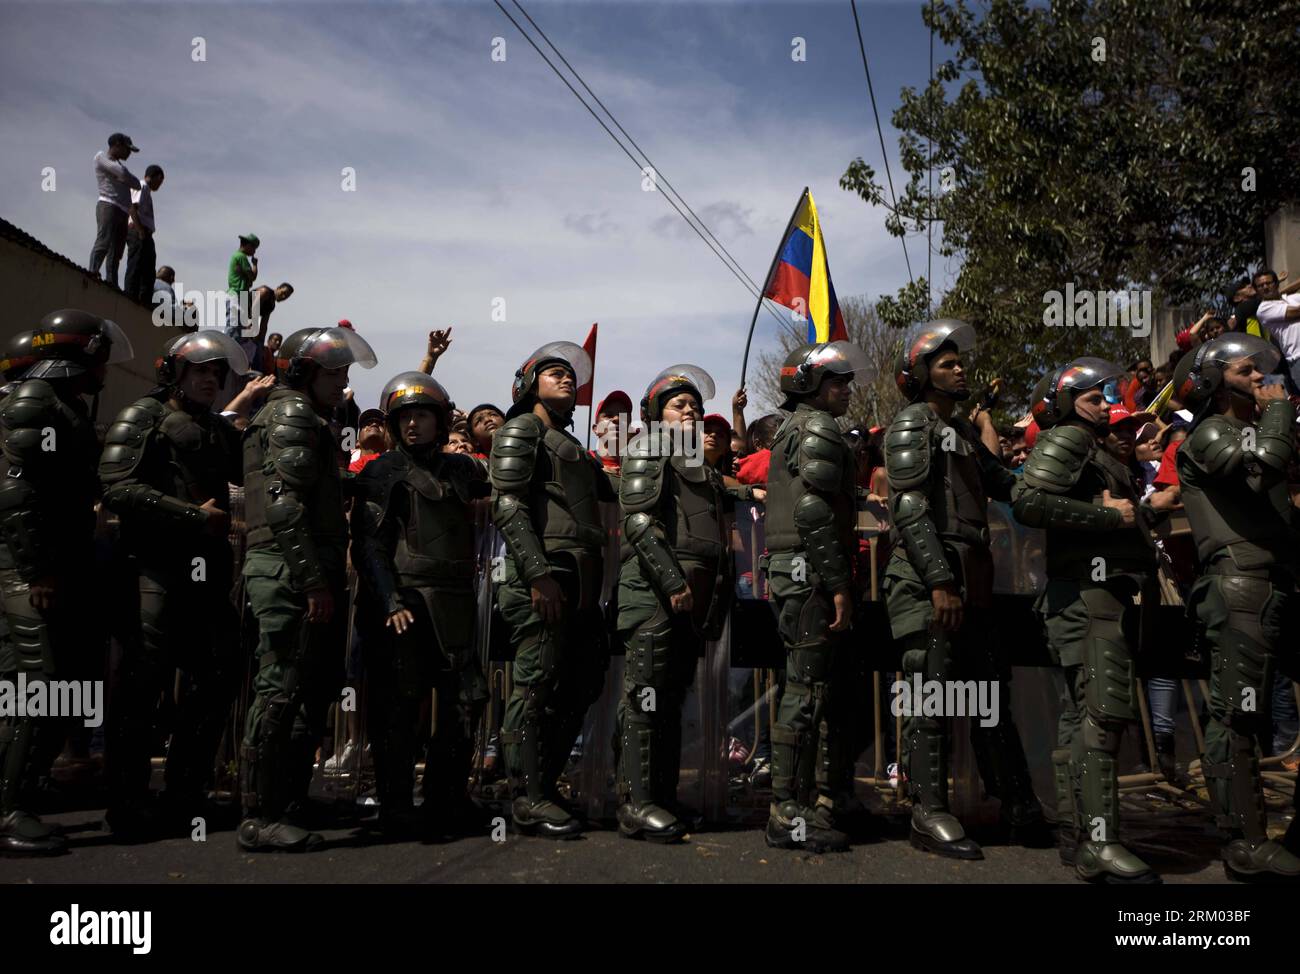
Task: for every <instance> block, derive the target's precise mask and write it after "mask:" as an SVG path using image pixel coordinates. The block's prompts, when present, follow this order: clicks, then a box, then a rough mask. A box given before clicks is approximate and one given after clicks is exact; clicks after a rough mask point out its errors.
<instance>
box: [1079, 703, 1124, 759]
mask: <svg viewBox="0 0 1300 974" xmlns="http://www.w3.org/2000/svg"><path fill="white" fill-rule="evenodd" d="M1123 736H1124V724H1123V723H1119V722H1115V721H1111V720H1106V719H1104V718H1102V719H1099V718H1098V716H1097V715H1096V714H1094V713H1093V712H1092V711H1091V710H1089V711H1088V713H1087V714H1086V715H1084V718H1083V747H1084V749H1085V750H1087V751H1101V752H1103V753H1105V754H1110V755H1115V754H1118V753H1119V745H1120V741H1121V740H1122V739H1123Z"/></svg>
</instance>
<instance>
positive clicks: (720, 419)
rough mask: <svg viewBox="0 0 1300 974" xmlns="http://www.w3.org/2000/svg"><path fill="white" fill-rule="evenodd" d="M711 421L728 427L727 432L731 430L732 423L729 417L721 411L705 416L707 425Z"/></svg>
mask: <svg viewBox="0 0 1300 974" xmlns="http://www.w3.org/2000/svg"><path fill="white" fill-rule="evenodd" d="M710 423H713V424H715V425H720V426H725V427H727V432H728V433H730V432H731V424H730V423H728V422H727V417H725V416H723V415H722V414H721V413H709V415H707V416H705V417H704V425H705V426H706V427H707V426H708V425H709V424H710Z"/></svg>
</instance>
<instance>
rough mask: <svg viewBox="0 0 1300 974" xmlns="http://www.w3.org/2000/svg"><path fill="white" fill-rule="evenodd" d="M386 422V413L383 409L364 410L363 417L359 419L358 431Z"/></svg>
mask: <svg viewBox="0 0 1300 974" xmlns="http://www.w3.org/2000/svg"><path fill="white" fill-rule="evenodd" d="M383 421H384V411H383V410H382V409H363V410H362V411H361V416H360V417H359V418H358V419H357V429H365V428H366V427H367V426H368V425H370V424H371V423H382V422H383Z"/></svg>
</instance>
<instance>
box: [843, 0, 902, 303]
mask: <svg viewBox="0 0 1300 974" xmlns="http://www.w3.org/2000/svg"><path fill="white" fill-rule="evenodd" d="M849 4H850V5H851V6H852V7H853V26H854V28H855V29H856V30H857V32H858V50H859V51H861V52H862V70H863V71H864V72H865V73H866V75H867V94H869V95H870V96H871V114H872V115H873V116H875V119H876V134H877V135H878V136H880V157H881V158H882V159H883V160H884V161H885V178H886V179H887V180H889V198H890V199H891V200H892V201H893V203H894V215H895V216H896V217H898V220H899V223H900V225H901V223H902V219H903V218H902V216H900V215H899V213H898V194H897V193H895V192H894V177H893V174H892V173H891V172H890V170H889V153H887V152H886V151H885V130H884V129H882V128H881V127H880V111H879V110H878V109H877V108H876V90H875V88H873V87H872V85H871V68H869V67H867V47H866V45H865V44H863V43H862V24H861V22H860V21H859V20H858V2H857V0H849ZM898 239H899V241H900V242H901V243H902V245H903V262H904V263H905V264H907V279H908V280H909V281H910V282H911V283H913V284H915V283H916V278H914V277H913V276H912V259H911V258H910V257H909V256H908V255H907V240H906V239H904V238H903V237H899V238H898Z"/></svg>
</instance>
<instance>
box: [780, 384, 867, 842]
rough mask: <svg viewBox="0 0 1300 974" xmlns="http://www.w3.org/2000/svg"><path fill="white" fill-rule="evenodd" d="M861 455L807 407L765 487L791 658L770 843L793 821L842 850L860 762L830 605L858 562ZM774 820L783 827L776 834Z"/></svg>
mask: <svg viewBox="0 0 1300 974" xmlns="http://www.w3.org/2000/svg"><path fill="white" fill-rule="evenodd" d="M855 471H856V464H855V463H854V459H853V452H852V450H851V449H850V448H849V446H848V444H847V443H846V442H845V440H844V437H843V436H842V435H841V434H840V430H839V426H838V425H837V424H836V422H835V420H834V418H832V416H831V415H830V414H829V413H826V412H824V411H822V410H820V409H816V408H814V407H812V406H810V405H809V404H808V403H806V402H800V403H798V404H797V405H795V407H794V410H793V411H792V412H791V414H790V415H789V417H788V418H787V419H786V420H785V422H784V423H783V424H782V425H781V428H780V429H779V430H778V431H777V434H776V440H775V442H774V443H773V444H772V458H771V465H770V467H769V472H768V486H767V521H766V538H767V550H768V566H767V571H768V586H769V590H770V592H771V596H772V602H773V608H774V609H775V611H776V614H777V629H778V630H779V632H780V635H781V640H782V642H783V643H784V644H785V650H786V683H785V692H784V693H783V694H782V695H781V703H780V706H779V708H778V710H777V717H776V723H775V724H774V725H773V726H772V799H773V811H772V815H771V817H770V818H769V820H768V834H769V840H775V839H779V838H782V836H778V835H776V834H775V833H776V831H777V830H778V829H783V830H785V831H789V826H790V823H792V822H793V821H794V820H795V818H802V819H803V820H804V824H805V826H806V827H807V828H808V829H809V830H810V831H811V830H814V829H815V830H817V831H818V832H820V833H824V834H825V835H827V836H828V841H827V843H826V845H827V848H828V849H832V848H837V847H843V845H844V840H843V836H842V834H841V833H839V832H837V831H836V830H835V820H834V807H835V801H836V798H837V797H841V798H842V796H837V794H836V792H837V789H840V788H842V786H843V782H844V781H845V780H846V779H847V778H849V775H848V773H847V771H846V768H847V766H848V765H849V763H850V762H852V760H853V755H852V754H849V753H848V744H849V741H848V739H847V736H846V735H845V733H844V729H845V724H846V721H847V708H849V707H851V706H852V705H853V703H852V701H849V700H845V699H842V698H841V697H839V696H837V695H836V682H835V680H834V679H833V674H834V671H835V666H836V656H837V654H839V653H841V652H842V651H843V649H844V639H845V633H842V632H839V633H837V632H831V631H830V629H829V626H830V624H831V623H832V622H834V620H835V609H834V606H833V604H832V597H833V596H834V595H835V593H837V592H845V591H848V590H849V589H850V585H851V582H852V577H853V559H854V557H855V555H856V552H857V536H856V534H855V530H856V527H857V485H856V481H855ZM774 820H775V824H774Z"/></svg>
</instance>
